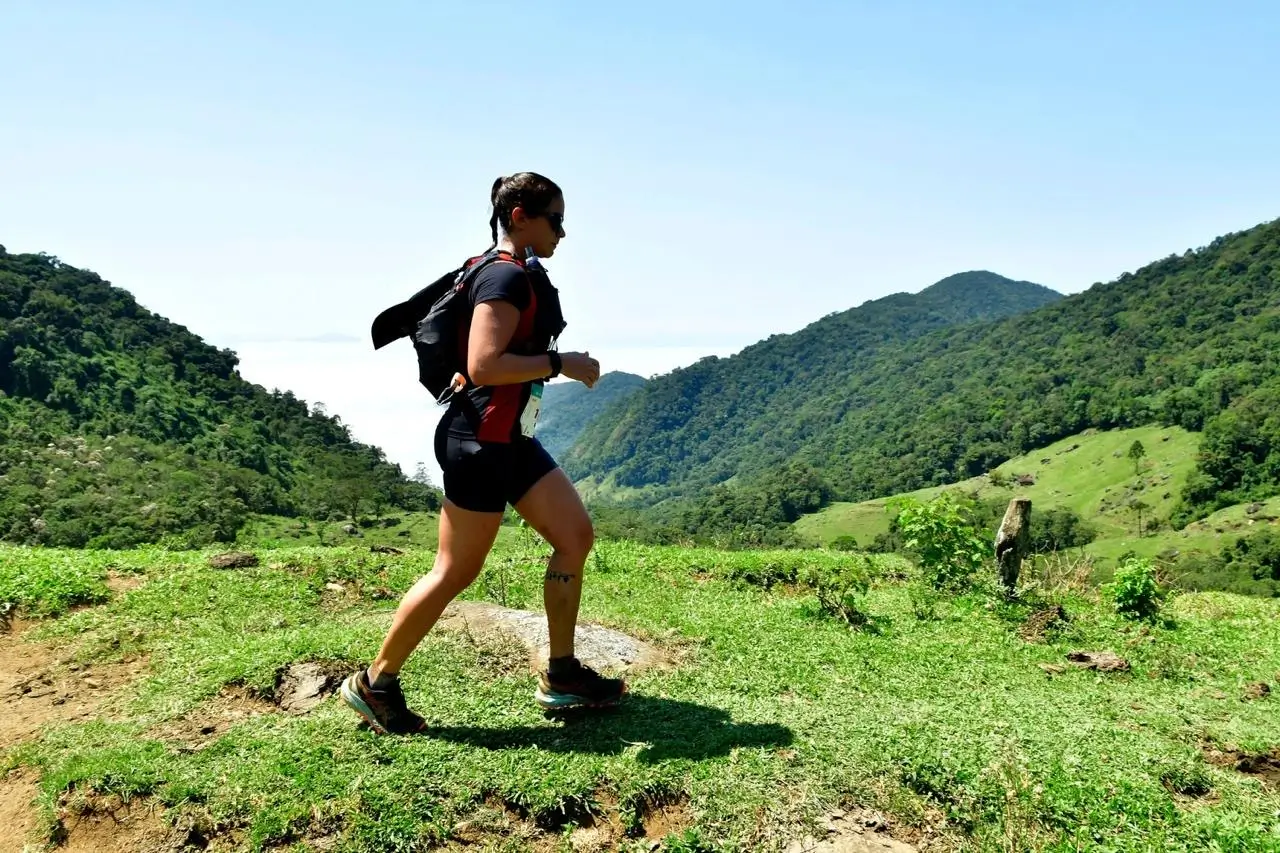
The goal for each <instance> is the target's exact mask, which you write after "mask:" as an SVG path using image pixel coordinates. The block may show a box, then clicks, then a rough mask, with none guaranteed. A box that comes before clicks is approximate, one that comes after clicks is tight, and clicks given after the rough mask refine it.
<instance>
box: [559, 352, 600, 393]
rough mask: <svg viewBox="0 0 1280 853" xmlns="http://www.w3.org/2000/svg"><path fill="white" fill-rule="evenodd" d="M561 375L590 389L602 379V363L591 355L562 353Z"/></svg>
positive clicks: (585, 353)
mask: <svg viewBox="0 0 1280 853" xmlns="http://www.w3.org/2000/svg"><path fill="white" fill-rule="evenodd" d="M560 373H561V374H562V375H564V376H568V377H569V378H570V379H576V380H578V381H579V382H581V383H582V384H583V385H586V386H587V387H588V388H590V387H591V386H593V385H595V384H596V382H597V381H598V380H599V379H600V362H598V361H596V360H595V359H594V358H592V357H591V353H587V352H562V353H560Z"/></svg>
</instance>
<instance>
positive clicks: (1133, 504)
mask: <svg viewBox="0 0 1280 853" xmlns="http://www.w3.org/2000/svg"><path fill="white" fill-rule="evenodd" d="M1129 509H1131V510H1133V512H1134V515H1136V516H1137V517H1138V536H1139V537H1141V536H1142V513H1143V512H1145V511H1146V510H1149V509H1151V506H1150V505H1149V504H1146V503H1143V502H1142V500H1141V499H1140V498H1134V499H1133V500H1131V501H1130V502H1129Z"/></svg>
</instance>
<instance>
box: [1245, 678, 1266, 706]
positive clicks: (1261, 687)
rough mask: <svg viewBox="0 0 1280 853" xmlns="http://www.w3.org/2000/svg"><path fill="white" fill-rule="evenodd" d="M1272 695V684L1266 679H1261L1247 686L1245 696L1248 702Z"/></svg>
mask: <svg viewBox="0 0 1280 853" xmlns="http://www.w3.org/2000/svg"><path fill="white" fill-rule="evenodd" d="M1270 695H1271V685H1270V684H1267V683H1266V682H1265V681H1259V682H1258V683H1257V684H1250V685H1249V686H1248V687H1246V688H1245V691H1244V698H1245V701H1246V702H1250V701H1253V700H1255V699H1265V698H1266V697H1268V696H1270Z"/></svg>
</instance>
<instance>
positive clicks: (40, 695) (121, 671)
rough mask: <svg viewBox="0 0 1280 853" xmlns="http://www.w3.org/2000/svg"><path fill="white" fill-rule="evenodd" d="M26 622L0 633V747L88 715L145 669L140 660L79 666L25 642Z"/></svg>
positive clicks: (43, 645)
mask: <svg viewBox="0 0 1280 853" xmlns="http://www.w3.org/2000/svg"><path fill="white" fill-rule="evenodd" d="M28 627H29V623H21V622H18V621H16V620H15V621H14V623H13V625H12V629H11V630H10V631H9V632H8V633H5V634H0V749H5V748H7V747H11V746H14V745H15V744H18V743H21V742H22V741H24V740H27V739H28V738H30V737H31V736H32V735H34V734H35V733H36V732H37V731H39V730H40V728H41V727H42V726H44V725H45V724H47V723H56V722H72V721H76V720H84V719H88V718H90V717H92V716H93V715H94V712H95V711H96V710H97V708H98V706H99V705H101V704H102V702H103V701H104V700H106V699H107V698H108V697H110V696H111V695H112V694H113V693H114V692H115V691H116V690H118V689H119V688H120V687H122V686H123V685H126V684H128V683H130V682H132V681H133V680H134V679H136V678H137V677H138V676H140V675H141V674H142V673H143V672H145V671H146V669H147V661H146V659H144V658H138V659H134V660H128V661H124V662H117V663H100V664H92V665H82V664H78V663H76V662H74V661H71V660H68V659H63V658H60V657H59V654H58V652H59V650H58V649H57V648H55V647H54V646H53V645H51V644H48V643H34V642H27V641H26V640H24V639H23V637H22V634H23V633H24V632H25V630H26V628H28Z"/></svg>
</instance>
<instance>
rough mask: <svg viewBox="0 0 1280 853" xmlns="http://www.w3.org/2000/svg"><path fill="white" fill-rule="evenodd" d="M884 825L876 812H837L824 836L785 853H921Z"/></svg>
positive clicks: (795, 844) (830, 817) (829, 819)
mask: <svg viewBox="0 0 1280 853" xmlns="http://www.w3.org/2000/svg"><path fill="white" fill-rule="evenodd" d="M884 826H885V820H884V818H883V817H881V816H880V815H879V814H877V813H875V812H872V811H869V810H866V809H854V810H853V811H845V810H843V809H841V810H837V811H835V812H832V813H831V814H830V815H828V816H827V818H826V821H825V828H826V835H825V836H824V837H822V838H815V837H812V836H810V837H807V838H799V839H796V840H795V841H792V842H791V844H790V845H789V846H787V847H786V848H785V850H784V853H919V848H917V847H915V846H914V845H911V844H908V843H906V842H905V841H899V840H898V839H896V838H894V837H893V836H891V835H890V834H889V833H888V832H886V831H885V830H884V829H883V827H884Z"/></svg>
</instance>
